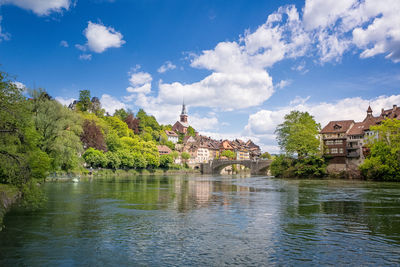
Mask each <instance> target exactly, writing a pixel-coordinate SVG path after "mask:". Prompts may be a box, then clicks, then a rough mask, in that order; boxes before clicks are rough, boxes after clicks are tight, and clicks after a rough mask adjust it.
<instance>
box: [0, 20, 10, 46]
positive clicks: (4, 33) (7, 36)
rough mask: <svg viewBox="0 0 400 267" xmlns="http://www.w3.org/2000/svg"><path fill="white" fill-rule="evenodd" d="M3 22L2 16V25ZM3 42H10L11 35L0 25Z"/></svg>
mask: <svg viewBox="0 0 400 267" xmlns="http://www.w3.org/2000/svg"><path fill="white" fill-rule="evenodd" d="M2 20H3V17H2V16H0V23H1V21H2ZM3 40H5V41H8V40H10V34H9V33H6V32H4V31H3V28H2V27H1V24H0V42H1V41H3Z"/></svg>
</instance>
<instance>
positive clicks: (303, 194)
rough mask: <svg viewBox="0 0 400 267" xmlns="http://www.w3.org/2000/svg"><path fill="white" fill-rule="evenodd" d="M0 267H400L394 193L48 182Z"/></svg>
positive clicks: (161, 180)
mask: <svg viewBox="0 0 400 267" xmlns="http://www.w3.org/2000/svg"><path fill="white" fill-rule="evenodd" d="M44 190H45V191H46V194H47V196H48V199H49V201H48V203H47V207H46V208H45V209H44V210H42V211H40V212H36V213H27V212H23V211H20V210H13V211H12V212H10V213H9V214H8V215H7V216H6V217H5V226H6V228H5V229H4V230H3V231H2V232H0V265H6V266H14V265H25V266H48V265H56V266H71V265H73V266H76V265H85V266H87V265H91V266H111V265H112V266H115V265H122V266H127V265H128V266H133V265H146V266H160V265H163V266H165V265H179V266H222V265H256V266H259V265H353V266H361V265H364V266H365V265H370V266H378V265H379V266H382V265H399V264H400V184H397V183H373V182H360V181H342V180H324V181H320V180H301V181H299V180H278V179H271V178H268V177H260V176H257V177H240V176H214V177H212V176H197V177H196V176H189V177H187V176H147V177H130V178H108V179H96V180H92V181H81V182H79V183H46V184H45V185H44Z"/></svg>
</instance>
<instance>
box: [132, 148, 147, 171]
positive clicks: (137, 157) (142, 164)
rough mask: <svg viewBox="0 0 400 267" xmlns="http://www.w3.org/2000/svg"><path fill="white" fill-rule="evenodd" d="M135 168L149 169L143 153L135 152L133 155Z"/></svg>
mask: <svg viewBox="0 0 400 267" xmlns="http://www.w3.org/2000/svg"><path fill="white" fill-rule="evenodd" d="M132 155H133V160H134V167H135V168H136V169H144V168H146V167H147V161H146V158H145V157H144V155H143V154H142V153H139V152H134V153H133V154H132Z"/></svg>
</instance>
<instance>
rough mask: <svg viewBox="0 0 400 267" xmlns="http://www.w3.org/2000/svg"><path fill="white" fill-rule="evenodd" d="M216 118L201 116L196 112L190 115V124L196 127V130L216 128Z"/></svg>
mask: <svg viewBox="0 0 400 267" xmlns="http://www.w3.org/2000/svg"><path fill="white" fill-rule="evenodd" d="M218 124H219V123H218V118H217V117H215V116H213V117H203V116H200V115H198V114H194V115H193V116H190V125H191V126H192V127H193V128H194V129H196V131H206V130H213V129H216V128H218Z"/></svg>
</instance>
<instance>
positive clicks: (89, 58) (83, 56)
mask: <svg viewBox="0 0 400 267" xmlns="http://www.w3.org/2000/svg"><path fill="white" fill-rule="evenodd" d="M79 59H81V60H92V55H91V54H82V55H79Z"/></svg>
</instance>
